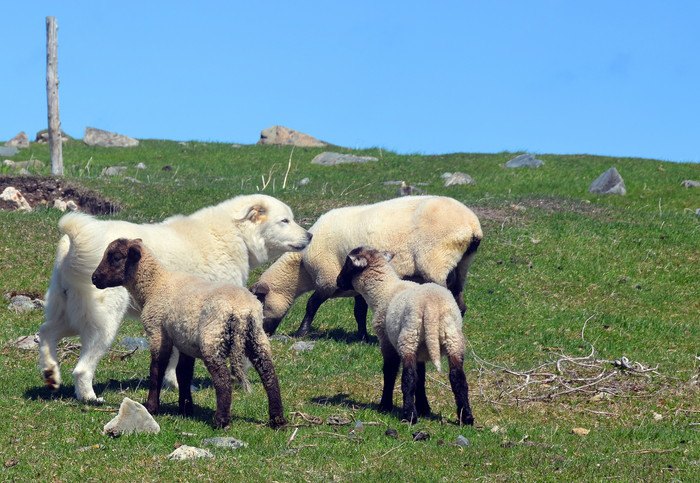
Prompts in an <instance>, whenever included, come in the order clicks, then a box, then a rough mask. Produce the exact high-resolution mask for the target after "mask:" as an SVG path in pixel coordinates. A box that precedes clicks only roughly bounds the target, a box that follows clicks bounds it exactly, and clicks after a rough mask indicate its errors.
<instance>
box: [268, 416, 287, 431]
mask: <svg viewBox="0 0 700 483" xmlns="http://www.w3.org/2000/svg"><path fill="white" fill-rule="evenodd" d="M286 424H287V420H286V419H285V418H284V416H275V417H272V418H270V427H271V428H272V429H279V428H281V427H283V426H286Z"/></svg>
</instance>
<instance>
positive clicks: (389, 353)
mask: <svg viewBox="0 0 700 483" xmlns="http://www.w3.org/2000/svg"><path fill="white" fill-rule="evenodd" d="M381 348H382V356H383V359H384V365H383V372H384V387H383V388H382V400H381V401H380V402H379V410H380V411H385V412H391V411H392V410H393V409H394V385H395V384H396V376H397V374H398V373H399V366H400V365H401V358H400V357H399V354H398V353H397V352H396V349H394V346H392V345H391V344H390V343H389V342H382V343H381Z"/></svg>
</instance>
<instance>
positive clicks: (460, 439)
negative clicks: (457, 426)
mask: <svg viewBox="0 0 700 483" xmlns="http://www.w3.org/2000/svg"><path fill="white" fill-rule="evenodd" d="M455 444H456V445H457V446H464V447H466V446H469V445H471V442H470V441H469V440H468V439H467V438H465V437H464V436H462V435H461V434H460V435H459V436H457V440H456V441H455Z"/></svg>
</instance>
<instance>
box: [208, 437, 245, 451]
mask: <svg viewBox="0 0 700 483" xmlns="http://www.w3.org/2000/svg"><path fill="white" fill-rule="evenodd" d="M202 444H203V445H208V446H216V447H217V448H228V449H238V448H245V447H246V446H248V443H246V442H244V441H241V440H238V439H236V438H231V437H216V438H207V439H205V440H204V441H202Z"/></svg>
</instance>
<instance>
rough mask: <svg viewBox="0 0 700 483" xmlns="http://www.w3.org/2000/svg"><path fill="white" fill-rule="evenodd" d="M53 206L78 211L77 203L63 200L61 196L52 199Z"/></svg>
mask: <svg viewBox="0 0 700 483" xmlns="http://www.w3.org/2000/svg"><path fill="white" fill-rule="evenodd" d="M53 207H54V208H56V209H57V210H59V211H66V210H70V211H78V209H79V208H78V205H77V204H76V202H75V201H73V200H68V201H64V200H63V199H61V198H56V199H55V200H53Z"/></svg>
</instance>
